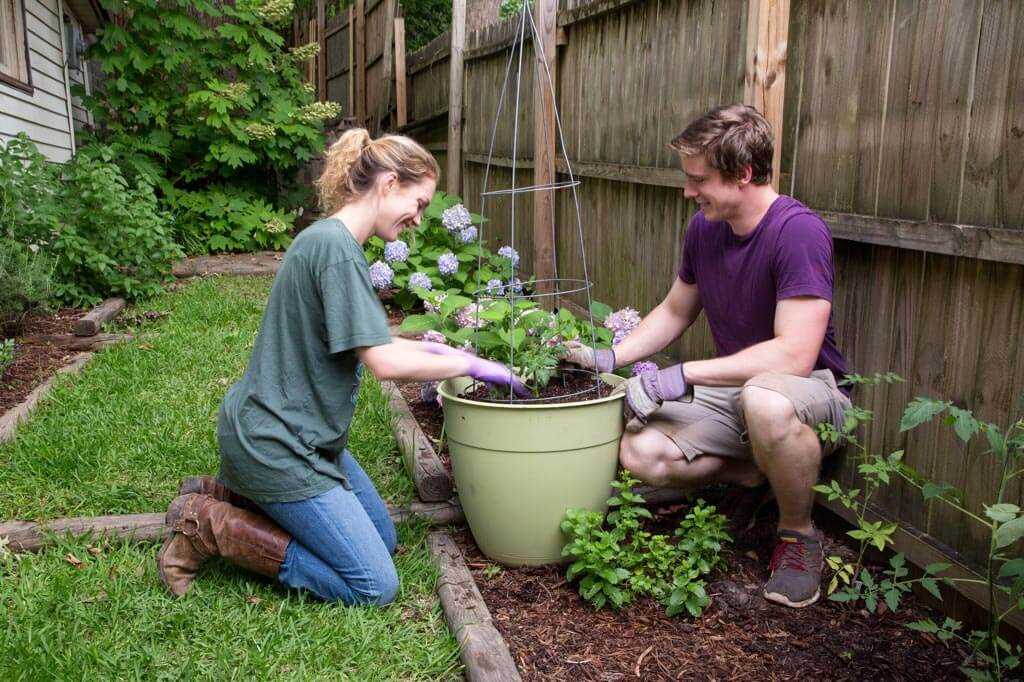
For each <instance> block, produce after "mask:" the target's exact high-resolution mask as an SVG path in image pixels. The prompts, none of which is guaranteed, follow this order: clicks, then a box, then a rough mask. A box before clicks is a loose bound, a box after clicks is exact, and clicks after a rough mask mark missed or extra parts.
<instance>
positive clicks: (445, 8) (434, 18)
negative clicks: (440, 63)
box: [402, 0, 452, 52]
mask: <svg viewBox="0 0 1024 682" xmlns="http://www.w3.org/2000/svg"><path fill="white" fill-rule="evenodd" d="M402 13H403V15H404V16H405V41H406V49H407V50H408V51H409V52H413V51H415V50H418V49H420V48H421V47H423V46H424V45H426V44H427V43H429V42H430V41H431V40H433V39H434V38H436V37H437V36H439V35H441V34H442V33H444V32H445V31H447V30H448V29H449V28H451V26H452V3H451V0H402Z"/></svg>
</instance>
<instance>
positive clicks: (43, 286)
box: [0, 237, 53, 336]
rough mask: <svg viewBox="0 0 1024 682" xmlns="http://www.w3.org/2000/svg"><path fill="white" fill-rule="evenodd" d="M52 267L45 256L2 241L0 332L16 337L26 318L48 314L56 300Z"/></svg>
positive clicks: (0, 244) (0, 247) (10, 240)
mask: <svg viewBox="0 0 1024 682" xmlns="http://www.w3.org/2000/svg"><path fill="white" fill-rule="evenodd" d="M52 273H53V263H52V262H51V261H50V259H49V258H47V257H46V256H45V255H43V254H42V253H33V251H32V250H31V249H30V248H29V247H27V246H25V245H23V244H19V243H18V242H16V241H14V240H12V239H7V238H3V237H0V330H2V331H3V333H4V334H6V335H11V336H13V335H14V334H15V333H17V328H18V326H19V323H20V321H21V319H22V318H23V317H25V316H26V315H28V314H30V313H33V312H36V311H39V310H45V309H46V308H47V307H48V304H49V302H50V300H51V298H52V296H53V285H52V280H51V277H52Z"/></svg>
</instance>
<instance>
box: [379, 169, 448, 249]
mask: <svg viewBox="0 0 1024 682" xmlns="http://www.w3.org/2000/svg"><path fill="white" fill-rule="evenodd" d="M389 176H390V177H387V178H382V180H381V182H382V186H381V188H380V192H381V195H380V204H379V205H378V210H377V221H376V224H375V226H374V234H376V235H377V236H378V237H380V238H381V239H383V240H384V241H388V242H391V241H394V240H396V239H398V236H399V235H400V234H401V233H402V230H404V229H406V228H413V227H417V226H418V225H419V224H420V220H421V219H422V218H423V209H425V208H426V207H427V206H428V205H429V204H430V200H431V199H432V198H433V196H434V191H435V190H436V189H437V179H436V178H431V177H426V178H423V179H422V180H420V181H419V182H415V183H406V184H402V183H400V182H399V181H398V179H397V178H396V177H395V176H394V175H393V174H389Z"/></svg>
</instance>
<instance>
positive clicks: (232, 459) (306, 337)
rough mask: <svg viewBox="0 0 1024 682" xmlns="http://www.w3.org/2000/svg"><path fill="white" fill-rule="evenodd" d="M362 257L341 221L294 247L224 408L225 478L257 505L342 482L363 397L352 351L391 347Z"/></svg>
mask: <svg viewBox="0 0 1024 682" xmlns="http://www.w3.org/2000/svg"><path fill="white" fill-rule="evenodd" d="M390 342H391V336H390V334H389V333H388V322H387V316H386V315H385V313H384V308H383V307H382V306H381V303H380V300H379V299H378V298H377V295H376V293H375V292H374V290H373V286H372V284H371V283H370V274H369V270H368V268H367V266H366V259H365V258H364V256H363V250H362V248H361V247H360V246H359V243H358V242H356V240H355V238H354V237H353V236H352V234H351V233H350V232H349V231H348V229H347V228H346V227H345V226H344V225H343V224H342V223H341V221H339V220H336V219H326V220H321V221H318V222H316V223H314V224H313V225H311V226H309V227H308V228H306V229H305V230H303V231H302V232H301V233H300V234H299V235H298V237H296V238H295V241H294V242H292V245H291V247H289V249H288V251H287V253H286V254H285V257H284V261H283V263H282V264H281V268H280V270H279V271H278V273H277V277H276V278H275V280H274V286H273V288H272V289H271V292H270V299H269V300H268V302H267V308H266V310H265V311H264V313H263V321H262V322H261V323H260V331H259V334H258V335H257V336H256V343H255V345H254V347H253V351H252V357H251V358H250V359H249V365H248V367H247V368H246V370H245V374H244V375H243V376H242V378H241V379H240V380H239V381H238V382H237V383H236V384H235V385H233V386H232V387H231V388H230V389H229V390H228V393H227V395H226V396H225V397H224V401H223V402H222V403H221V408H220V415H219V419H218V425H217V440H218V444H219V446H220V455H221V466H220V475H219V478H220V480H221V482H223V483H224V484H225V485H227V486H228V487H229V488H231V489H232V490H234V491H235V492H238V493H241V494H242V495H245V496H247V497H249V498H251V499H253V500H255V501H257V502H294V501H297V500H304V499H308V498H310V497H315V496H316V495H319V494H321V493H324V492H326V491H328V490H330V489H331V488H333V487H335V486H337V485H339V484H346V481H345V472H344V471H343V470H342V466H341V461H342V458H341V452H342V451H343V450H344V449H345V446H346V443H347V442H348V429H349V424H350V423H351V421H352V413H353V412H354V410H355V405H356V399H357V398H358V396H359V377H360V373H361V370H362V365H361V364H360V363H359V359H358V357H357V356H356V350H355V349H356V348H359V347H364V346H379V345H382V344H386V343H390Z"/></svg>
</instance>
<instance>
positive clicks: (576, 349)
mask: <svg viewBox="0 0 1024 682" xmlns="http://www.w3.org/2000/svg"><path fill="white" fill-rule="evenodd" d="M565 348H566V350H565V355H563V356H562V359H563V360H565V361H566V362H569V363H572V364H574V365H579V366H580V367H582V368H583V369H593V370H597V371H598V372H611V371H613V370H614V369H615V351H614V350H612V349H611V348H591V347H590V346H585V345H583V344H582V343H580V342H579V341H570V342H569V343H567V344H565Z"/></svg>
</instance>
